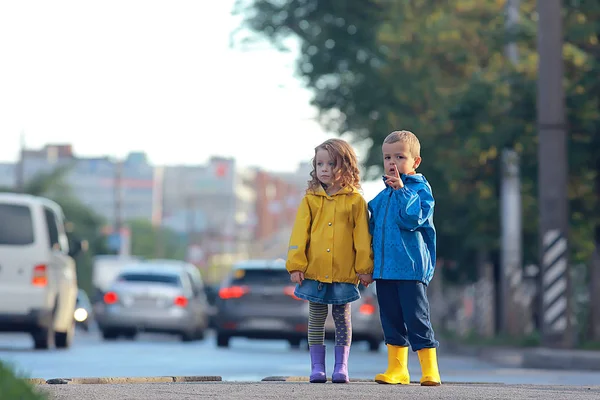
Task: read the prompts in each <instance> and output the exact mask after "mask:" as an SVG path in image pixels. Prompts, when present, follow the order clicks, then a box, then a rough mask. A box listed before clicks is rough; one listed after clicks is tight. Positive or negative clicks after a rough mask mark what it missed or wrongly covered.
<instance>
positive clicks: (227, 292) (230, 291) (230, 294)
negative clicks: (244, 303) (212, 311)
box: [219, 286, 250, 300]
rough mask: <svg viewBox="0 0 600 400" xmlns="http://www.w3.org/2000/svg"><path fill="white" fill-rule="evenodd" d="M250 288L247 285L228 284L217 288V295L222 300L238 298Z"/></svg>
mask: <svg viewBox="0 0 600 400" xmlns="http://www.w3.org/2000/svg"><path fill="white" fill-rule="evenodd" d="M249 291H250V290H249V289H248V287H247V286H230V287H224V288H221V289H219V297H220V298H222V299H223V300H227V299H239V298H240V297H242V296H244V295H245V294H246V293H248V292H249Z"/></svg>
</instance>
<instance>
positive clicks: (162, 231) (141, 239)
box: [128, 219, 186, 260]
mask: <svg viewBox="0 0 600 400" xmlns="http://www.w3.org/2000/svg"><path fill="white" fill-rule="evenodd" d="M128 225H129V228H130V230H131V253H132V254H134V255H136V256H139V257H143V258H168V259H174V260H184V259H185V256H186V242H185V241H184V240H182V238H181V237H180V235H178V234H177V233H176V232H173V231H171V230H169V229H166V228H161V227H156V226H154V225H152V223H151V222H150V221H147V220H141V219H140V220H133V221H130V222H129V223H128Z"/></svg>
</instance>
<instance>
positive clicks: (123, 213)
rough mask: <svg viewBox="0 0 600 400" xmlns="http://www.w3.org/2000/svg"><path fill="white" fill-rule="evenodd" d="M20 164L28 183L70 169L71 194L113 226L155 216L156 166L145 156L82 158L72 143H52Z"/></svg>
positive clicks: (27, 152) (25, 153) (31, 152)
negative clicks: (77, 154)
mask: <svg viewBox="0 0 600 400" xmlns="http://www.w3.org/2000/svg"><path fill="white" fill-rule="evenodd" d="M21 162H22V163H23V165H22V168H23V178H24V181H25V182H27V181H28V180H30V179H31V178H33V177H34V176H35V175H37V174H39V173H49V172H51V171H52V170H53V169H55V168H57V167H62V166H65V167H66V166H69V171H68V173H67V174H66V176H65V182H66V183H67V184H68V185H69V187H70V190H71V192H72V194H73V195H74V196H75V197H76V198H78V199H79V200H81V202H82V203H84V204H85V205H87V206H88V207H90V208H91V209H92V210H94V211H95V212H96V213H97V214H99V215H100V216H101V217H103V218H104V219H105V220H106V221H107V223H108V224H109V225H111V226H113V225H115V224H117V223H119V222H123V221H129V220H133V219H150V218H151V217H152V207H153V190H154V167H153V166H152V165H150V164H149V163H148V160H147V159H146V155H145V154H144V153H130V154H129V155H128V156H127V158H126V159H125V160H123V161H120V160H114V159H110V158H108V157H96V158H81V157H76V156H75V155H74V153H73V149H72V147H71V145H69V144H50V145H47V146H45V147H44V148H42V149H40V150H31V149H25V150H24V151H23V153H22V159H21ZM14 182H16V179H14V180H13V183H14Z"/></svg>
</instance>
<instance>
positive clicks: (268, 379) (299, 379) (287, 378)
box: [261, 376, 375, 383]
mask: <svg viewBox="0 0 600 400" xmlns="http://www.w3.org/2000/svg"><path fill="white" fill-rule="evenodd" d="M261 381H262V382H308V381H309V379H308V376H267V377H266V378H263V379H262V380H261ZM327 382H331V378H327ZM350 382H370V383H371V382H375V381H374V380H373V379H354V378H350Z"/></svg>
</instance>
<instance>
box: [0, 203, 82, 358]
mask: <svg viewBox="0 0 600 400" xmlns="http://www.w3.org/2000/svg"><path fill="white" fill-rule="evenodd" d="M64 221H65V217H64V215H63V211H62V209H61V207H60V206H59V205H58V204H56V203H55V202H53V201H51V200H49V199H46V198H43V197H36V196H30V195H25V194H14V193H0V332H26V333H29V334H31V336H32V337H33V341H34V347H35V348H36V349H50V348H52V347H54V346H56V347H57V348H68V347H70V345H71V342H72V340H73V336H74V332H75V320H74V318H73V315H74V311H75V302H76V297H77V274H76V270H75V261H74V259H73V257H74V256H75V255H76V254H77V253H78V252H79V251H80V250H81V242H79V241H77V240H73V239H72V240H69V238H68V237H67V234H66V232H65V227H64V226H65V223H64Z"/></svg>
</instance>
